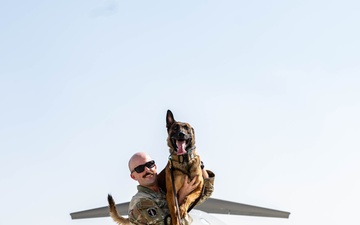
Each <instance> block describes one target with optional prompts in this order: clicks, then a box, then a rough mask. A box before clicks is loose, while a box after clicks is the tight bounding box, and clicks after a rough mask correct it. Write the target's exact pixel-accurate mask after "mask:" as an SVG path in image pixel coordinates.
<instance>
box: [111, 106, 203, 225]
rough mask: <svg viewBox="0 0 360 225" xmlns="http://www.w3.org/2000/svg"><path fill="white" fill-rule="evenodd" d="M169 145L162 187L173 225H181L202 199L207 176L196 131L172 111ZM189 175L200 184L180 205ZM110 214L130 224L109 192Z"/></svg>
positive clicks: (160, 178) (168, 123) (121, 224)
mask: <svg viewBox="0 0 360 225" xmlns="http://www.w3.org/2000/svg"><path fill="white" fill-rule="evenodd" d="M166 128H167V133H168V137H167V145H168V147H169V152H170V156H169V161H168V163H167V165H166V167H165V168H164V169H163V170H162V171H161V172H160V173H159V174H158V176H157V179H158V184H159V187H160V188H161V189H162V190H164V191H166V200H167V203H168V207H169V211H170V217H171V224H172V225H181V224H182V219H183V218H184V217H185V216H186V214H187V213H188V211H189V210H191V209H192V207H193V206H194V205H195V204H196V202H197V201H198V200H199V199H200V197H201V194H202V191H203V186H204V179H203V176H202V170H201V166H200V163H201V160H200V156H199V155H198V154H197V152H196V147H195V132H194V129H193V127H192V126H191V125H190V124H188V123H183V122H178V121H176V120H175V119H174V116H173V114H172V112H171V111H170V110H168V111H167V114H166ZM186 176H188V178H190V179H189V180H192V179H193V178H194V177H197V178H196V179H197V180H196V183H197V184H198V186H197V187H196V188H195V190H193V191H192V192H191V193H190V194H189V195H188V196H186V197H185V199H184V200H183V202H182V204H181V205H178V202H177V193H178V191H179V189H180V188H181V187H182V185H183V184H184V181H185V177H186ZM108 202H109V211H110V216H111V217H112V218H113V220H114V221H115V222H116V223H118V224H119V225H129V224H130V221H129V219H128V218H123V217H122V216H120V215H119V214H118V212H117V210H116V206H115V202H114V200H113V198H112V196H111V195H108Z"/></svg>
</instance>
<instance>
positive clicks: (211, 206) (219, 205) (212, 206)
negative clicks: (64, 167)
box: [70, 198, 290, 219]
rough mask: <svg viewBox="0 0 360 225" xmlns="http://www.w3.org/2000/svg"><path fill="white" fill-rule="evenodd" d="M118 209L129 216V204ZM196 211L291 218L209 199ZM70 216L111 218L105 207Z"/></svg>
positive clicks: (287, 213)
mask: <svg viewBox="0 0 360 225" xmlns="http://www.w3.org/2000/svg"><path fill="white" fill-rule="evenodd" d="M116 208H117V210H118V212H119V214H120V215H127V214H128V208H129V202H125V203H121V204H117V205H116ZM194 209H198V210H201V211H204V212H207V213H218V214H228V215H243V216H262V217H277V218H289V215H290V213H289V212H284V211H279V210H274V209H268V208H262V207H258V206H252V205H245V204H242V203H236V202H229V201H225V200H221V199H215V198H208V199H207V200H206V201H205V202H203V203H202V204H201V205H198V206H195V207H194ZM70 216H71V218H72V219H85V218H97V217H107V216H109V208H108V207H107V206H105V207H100V208H95V209H89V210H84V211H79V212H74V213H70Z"/></svg>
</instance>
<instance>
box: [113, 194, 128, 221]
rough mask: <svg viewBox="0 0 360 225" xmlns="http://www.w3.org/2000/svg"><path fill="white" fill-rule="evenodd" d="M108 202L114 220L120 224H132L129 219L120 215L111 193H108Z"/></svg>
mask: <svg viewBox="0 0 360 225" xmlns="http://www.w3.org/2000/svg"><path fill="white" fill-rule="evenodd" d="M108 202H109V212H110V216H111V218H113V220H114V221H115V222H116V223H117V224H119V225H130V221H129V219H126V218H124V217H122V216H120V215H119V213H118V211H117V210H116V206H115V202H114V199H113V197H112V196H111V195H110V194H108Z"/></svg>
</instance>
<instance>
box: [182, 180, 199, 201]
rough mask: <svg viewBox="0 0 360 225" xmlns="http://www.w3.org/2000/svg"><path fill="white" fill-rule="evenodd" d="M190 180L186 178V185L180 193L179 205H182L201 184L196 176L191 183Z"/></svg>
mask: <svg viewBox="0 0 360 225" xmlns="http://www.w3.org/2000/svg"><path fill="white" fill-rule="evenodd" d="M188 180H189V178H188V177H187V176H185V180H184V184H183V186H182V187H181V188H180V190H179V192H178V200H179V205H181V204H182V202H183V201H184V199H185V198H186V196H188V195H189V194H190V193H191V192H192V191H193V190H195V188H196V187H197V186H198V185H199V184H200V180H199V179H197V176H195V177H194V178H193V179H192V180H191V181H190V182H188ZM196 181H197V182H196Z"/></svg>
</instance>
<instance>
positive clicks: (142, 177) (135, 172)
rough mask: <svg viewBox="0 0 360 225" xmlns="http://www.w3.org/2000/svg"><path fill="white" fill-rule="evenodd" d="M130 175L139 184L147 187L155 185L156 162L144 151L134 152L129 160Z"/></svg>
mask: <svg viewBox="0 0 360 225" xmlns="http://www.w3.org/2000/svg"><path fill="white" fill-rule="evenodd" d="M129 170H130V177H131V178H132V179H134V180H136V181H138V182H139V184H140V185H142V186H145V187H149V186H153V185H157V180H156V176H157V171H156V164H155V162H154V161H153V160H152V159H151V157H150V156H149V155H148V154H146V153H145V152H137V153H135V154H134V155H133V156H132V157H131V158H130V160H129Z"/></svg>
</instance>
